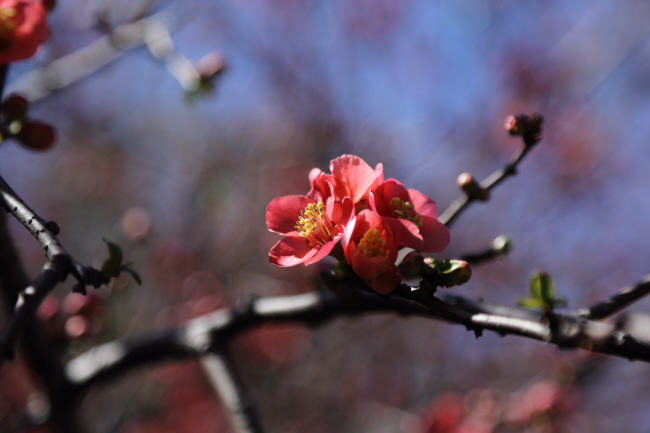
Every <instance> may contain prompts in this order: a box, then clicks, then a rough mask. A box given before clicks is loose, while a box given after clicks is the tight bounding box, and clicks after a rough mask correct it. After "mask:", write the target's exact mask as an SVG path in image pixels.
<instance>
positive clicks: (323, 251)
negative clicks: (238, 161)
mask: <svg viewBox="0 0 650 433" xmlns="http://www.w3.org/2000/svg"><path fill="white" fill-rule="evenodd" d="M353 217H354V212H353V208H352V202H351V201H350V199H349V198H345V199H343V201H342V202H341V203H340V205H339V206H337V207H336V209H335V206H334V202H333V201H332V200H329V201H328V202H327V204H323V202H315V201H314V200H312V199H310V198H308V197H304V196H300V195H289V196H285V197H278V198H276V199H274V200H273V201H272V202H271V203H270V204H269V205H268V207H267V208H266V225H267V227H268V229H269V230H270V231H272V232H275V233H279V234H282V235H286V236H287V237H285V238H283V239H281V240H280V241H279V242H278V243H277V244H275V246H274V247H273V248H272V249H271V252H270V253H269V262H270V263H272V264H274V265H276V266H283V267H286V266H295V265H297V264H299V263H305V265H310V264H312V263H315V262H317V261H319V260H320V259H322V258H323V257H325V256H326V255H328V254H329V253H330V251H332V248H334V246H335V245H336V243H337V242H338V241H339V240H340V239H341V238H342V237H343V233H344V230H345V226H346V224H347V223H348V222H349V221H350V220H351V219H352V218H353Z"/></svg>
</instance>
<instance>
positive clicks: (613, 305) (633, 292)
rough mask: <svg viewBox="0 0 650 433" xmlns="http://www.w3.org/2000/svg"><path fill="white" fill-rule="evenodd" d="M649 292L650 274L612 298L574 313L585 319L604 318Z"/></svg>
mask: <svg viewBox="0 0 650 433" xmlns="http://www.w3.org/2000/svg"><path fill="white" fill-rule="evenodd" d="M648 293H650V274H648V275H646V276H645V278H644V279H643V280H641V281H640V282H638V283H636V284H633V285H630V286H627V287H624V288H622V289H621V290H620V291H619V292H618V293H617V294H616V295H614V296H612V297H611V298H609V299H606V300H604V301H601V302H598V303H596V304H594V305H592V306H591V307H587V308H582V309H580V310H577V311H576V312H574V314H575V315H577V316H581V317H584V318H585V319H591V320H600V319H604V318H606V317H609V316H611V315H613V314H615V313H618V312H619V311H621V310H623V309H624V308H626V307H628V306H630V305H631V304H633V303H635V302H636V301H638V300H639V299H641V298H643V297H644V296H646V295H647V294H648Z"/></svg>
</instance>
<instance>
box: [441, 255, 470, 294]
mask: <svg viewBox="0 0 650 433" xmlns="http://www.w3.org/2000/svg"><path fill="white" fill-rule="evenodd" d="M441 277H442V278H441V284H440V285H441V286H443V287H447V288H449V287H453V286H460V285H462V284H465V283H466V282H468V281H469V279H470V278H472V267H471V266H470V265H469V263H467V262H466V261H464V260H450V261H449V267H448V268H447V269H445V270H444V271H442V272H441Z"/></svg>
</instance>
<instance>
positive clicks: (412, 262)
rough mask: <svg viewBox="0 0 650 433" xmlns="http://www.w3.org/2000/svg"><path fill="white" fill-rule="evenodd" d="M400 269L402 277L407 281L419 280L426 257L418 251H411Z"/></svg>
mask: <svg viewBox="0 0 650 433" xmlns="http://www.w3.org/2000/svg"><path fill="white" fill-rule="evenodd" d="M399 269H400V271H401V272H402V276H403V277H404V278H406V279H407V280H410V279H413V278H417V277H419V276H420V275H421V274H422V271H423V270H424V257H423V256H422V254H420V253H418V252H417V251H411V252H410V253H408V254H407V255H406V256H404V260H402V264H401V265H400V266H399Z"/></svg>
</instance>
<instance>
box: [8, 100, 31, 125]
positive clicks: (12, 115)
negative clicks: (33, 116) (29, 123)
mask: <svg viewBox="0 0 650 433" xmlns="http://www.w3.org/2000/svg"><path fill="white" fill-rule="evenodd" d="M28 108H29V101H27V99H25V98H23V97H22V96H20V95H16V94H12V95H9V97H8V98H7V99H5V100H4V102H3V103H2V109H1V113H2V119H3V122H4V123H5V124H9V123H11V122H13V121H14V120H19V119H23V118H24V117H25V114H27V109H28Z"/></svg>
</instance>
